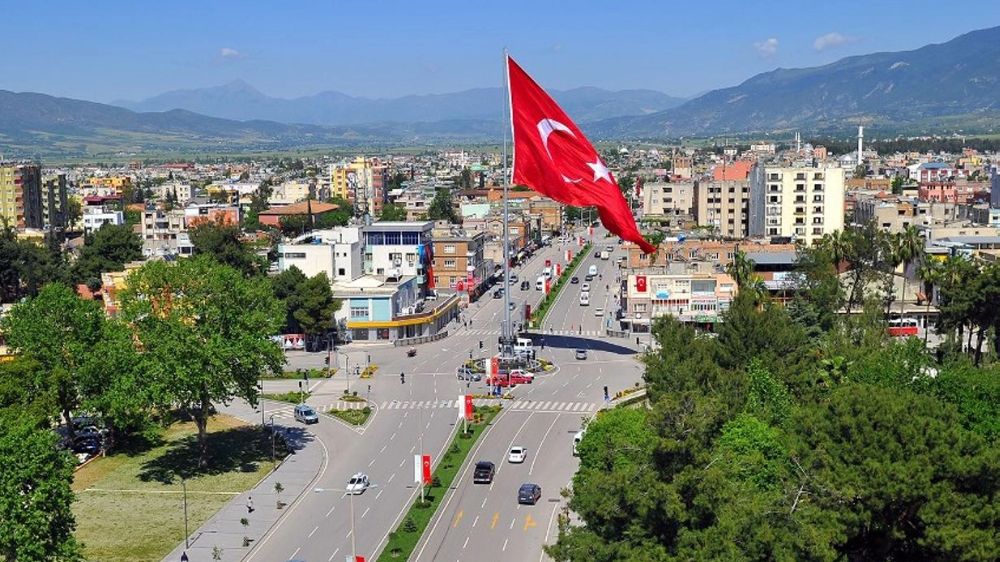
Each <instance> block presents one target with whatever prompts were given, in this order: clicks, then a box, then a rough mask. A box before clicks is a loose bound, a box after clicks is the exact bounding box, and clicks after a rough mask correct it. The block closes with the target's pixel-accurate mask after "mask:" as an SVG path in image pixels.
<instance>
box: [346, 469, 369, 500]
mask: <svg viewBox="0 0 1000 562" xmlns="http://www.w3.org/2000/svg"><path fill="white" fill-rule="evenodd" d="M369 485H370V483H369V482H368V475H367V474H364V473H362V472H359V473H357V474H355V475H354V476H351V479H350V480H349V481H348V482H347V493H348V494H354V495H355V496H357V495H359V494H363V493H364V491H365V490H367V489H368V486H369Z"/></svg>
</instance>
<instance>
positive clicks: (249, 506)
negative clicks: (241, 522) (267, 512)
mask: <svg viewBox="0 0 1000 562" xmlns="http://www.w3.org/2000/svg"><path fill="white" fill-rule="evenodd" d="M247 513H248V514H250V513H253V498H252V497H250V496H247Z"/></svg>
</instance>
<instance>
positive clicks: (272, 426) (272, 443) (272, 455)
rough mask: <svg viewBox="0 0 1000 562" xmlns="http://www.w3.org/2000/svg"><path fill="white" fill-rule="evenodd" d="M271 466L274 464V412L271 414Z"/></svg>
mask: <svg viewBox="0 0 1000 562" xmlns="http://www.w3.org/2000/svg"><path fill="white" fill-rule="evenodd" d="M270 420H271V466H274V457H275V454H274V414H271V418H270Z"/></svg>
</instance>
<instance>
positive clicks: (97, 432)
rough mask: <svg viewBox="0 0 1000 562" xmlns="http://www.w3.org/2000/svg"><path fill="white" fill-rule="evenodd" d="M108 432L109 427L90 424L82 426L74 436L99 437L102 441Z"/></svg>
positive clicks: (79, 437)
mask: <svg viewBox="0 0 1000 562" xmlns="http://www.w3.org/2000/svg"><path fill="white" fill-rule="evenodd" d="M107 434H108V430H107V429H98V428H97V426H95V425H88V426H86V427H81V428H79V429H77V430H76V434H75V435H74V438H75V439H85V438H91V439H97V440H98V441H102V440H103V439H104V437H105V436H107Z"/></svg>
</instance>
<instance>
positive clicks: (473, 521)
mask: <svg viewBox="0 0 1000 562" xmlns="http://www.w3.org/2000/svg"><path fill="white" fill-rule="evenodd" d="M476 523H479V516H478V515H477V516H476V518H475V519H473V520H472V526H473V527H475V526H476Z"/></svg>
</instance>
